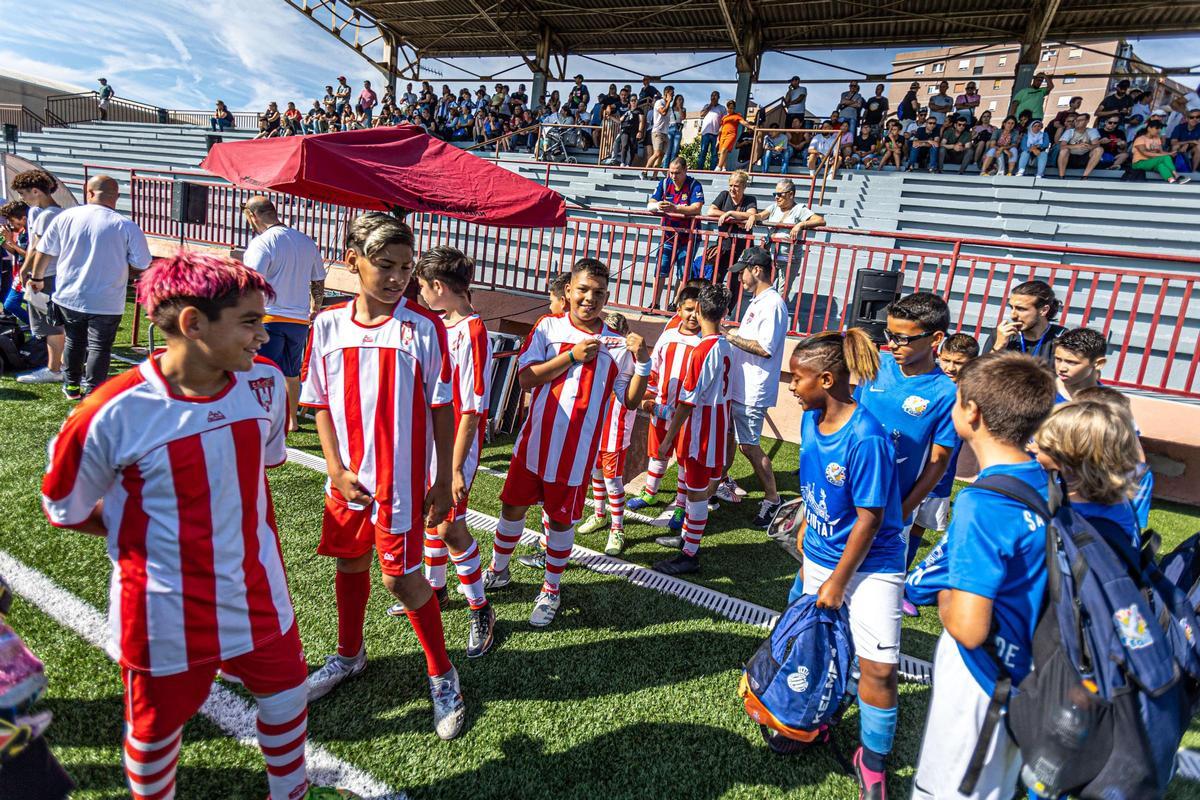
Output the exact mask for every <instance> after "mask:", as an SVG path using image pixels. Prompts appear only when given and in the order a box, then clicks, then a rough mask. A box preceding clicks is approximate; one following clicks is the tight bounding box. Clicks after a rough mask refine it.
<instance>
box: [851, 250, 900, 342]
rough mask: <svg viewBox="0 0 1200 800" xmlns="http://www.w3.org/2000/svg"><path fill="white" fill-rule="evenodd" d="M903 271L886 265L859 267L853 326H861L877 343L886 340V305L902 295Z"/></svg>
mask: <svg viewBox="0 0 1200 800" xmlns="http://www.w3.org/2000/svg"><path fill="white" fill-rule="evenodd" d="M903 281H904V274H903V273H900V272H891V271H889V270H883V269H860V270H859V271H858V274H856V275H855V276H854V300H853V305H852V306H851V307H850V327H852V328H862V329H863V330H865V331H866V332H867V333H869V334H870V335H871V338H872V339H873V340H875V343H876V344H883V343H884V335H883V331H884V329H885V328H886V327H887V307H888V304H889V303H892V302H894V301H896V300H899V299H900V286H901V284H902V283H903Z"/></svg>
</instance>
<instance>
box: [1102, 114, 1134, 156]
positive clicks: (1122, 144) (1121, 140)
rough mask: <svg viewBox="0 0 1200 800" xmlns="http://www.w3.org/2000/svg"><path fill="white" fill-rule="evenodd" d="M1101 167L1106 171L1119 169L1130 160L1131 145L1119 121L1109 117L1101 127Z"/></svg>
mask: <svg viewBox="0 0 1200 800" xmlns="http://www.w3.org/2000/svg"><path fill="white" fill-rule="evenodd" d="M1099 145H1100V148H1101V153H1100V165H1101V166H1102V167H1104V168H1105V169H1117V168H1118V167H1120V166H1121V165H1122V164H1124V163H1125V161H1126V160H1127V159H1128V158H1129V143H1128V142H1127V141H1126V140H1125V132H1124V131H1123V130H1121V126H1120V125H1119V124H1118V123H1117V120H1116V119H1114V118H1112V117H1109V118H1108V119H1106V120H1104V122H1103V123H1102V124H1101V125H1100V139H1099Z"/></svg>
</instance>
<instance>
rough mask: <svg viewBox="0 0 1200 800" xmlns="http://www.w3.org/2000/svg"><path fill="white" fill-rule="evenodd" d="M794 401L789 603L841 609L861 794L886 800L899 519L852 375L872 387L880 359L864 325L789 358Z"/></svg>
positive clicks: (882, 448)
mask: <svg viewBox="0 0 1200 800" xmlns="http://www.w3.org/2000/svg"><path fill="white" fill-rule="evenodd" d="M790 366H791V372H792V383H791V390H792V395H793V396H795V398H796V399H797V400H798V401H799V402H800V407H801V408H802V409H803V410H804V416H803V418H802V420H801V423H800V439H801V450H800V493H801V496H802V497H803V498H804V514H805V528H806V530H805V533H804V542H803V550H804V569H803V570H801V572H800V573H799V574H797V576H796V582H795V584H794V585H793V587H792V591H791V595H790V596H789V598H788V601H789V603H790V602H794V601H795V600H796V599H798V598H799V597H800V595H802V594H811V595H816V596H817V605H818V606H819V607H821V608H835V609H836V608H840V607H841V606H842V604H843V603H845V605H846V607H847V610H848V611H849V616H850V631H851V635H852V637H853V640H854V648H855V651H856V652H857V653H858V663H859V669H860V670H861V672H862V675H861V677H860V679H859V682H858V708H859V720H860V722H859V725H860V730H859V736H860V739H861V742H862V744H861V746H860V747H859V748H858V750H857V751H856V752H855V754H854V770H855V774H856V776H857V777H858V784H859V797H860V798H865V799H866V800H885V798H886V796H887V790H886V774H885V773H886V767H887V756H888V754H889V753H890V752H891V750H892V741H893V739H894V737H895V733H896V718H897V712H898V695H897V680H898V664H899V661H900V598H901V594H902V592H903V588H904V539H903V538H902V533H903V518H902V516H901V512H900V491H899V487H898V484H897V478H896V472H897V470H896V463H895V455H894V452H893V449H892V444H891V441H890V437H889V435H888V434H887V432H886V431H885V430H884V428H883V426H882V425H881V424H880V423H879V421H878V420H877V419H876V418H875V417H874V416H873V415H872V414H871V412H870V411H869V410H868V409H867V408H866V407H865V406H864V405H862V404H860V403H858V402H856V401H855V398H854V393H853V391H852V389H851V386H850V376H851V374H852V373H853V374H854V375H855V376H857V377H858V378H859V379H860V380H868V381H870V380H872V379H874V378H875V377H876V375H877V373H878V369H879V356H878V354H877V353H876V351H875V345H874V343H873V342H872V341H871V338H870V336H868V335H867V333H866V332H865V331H863V330H862V329H860V328H850V329H849V330H847V331H846V332H845V333H842V332H839V331H826V332H824V333H819V334H817V335H816V336H813V337H812V338H810V339H807V340H805V341H803V342H801V343H800V345H799V346H797V347H796V349H795V350H794V351H793V352H792V360H791V365H790Z"/></svg>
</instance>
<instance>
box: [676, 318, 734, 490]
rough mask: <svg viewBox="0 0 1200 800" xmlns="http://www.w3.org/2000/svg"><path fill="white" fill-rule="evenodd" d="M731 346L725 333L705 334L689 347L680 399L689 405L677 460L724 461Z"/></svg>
mask: <svg viewBox="0 0 1200 800" xmlns="http://www.w3.org/2000/svg"><path fill="white" fill-rule="evenodd" d="M731 349H732V346H731V345H730V344H729V342H728V341H727V340H726V339H725V337H724V336H721V335H720V334H717V333H714V334H712V335H711V336H705V337H703V338H702V339H701V340H700V343H699V344H698V345H696V347H695V348H694V349H693V350H692V355H691V358H690V359H689V361H688V365H687V370H686V371H685V372H684V376H683V385H682V387H681V388H680V391H679V402H680V403H681V404H684V405H689V406H691V407H692V413H691V414H690V415H689V416H688V418H687V419H686V420H684V422H683V428H682V429H681V431H680V433H679V439H678V441H677V443H676V445H675V456H676V458H678V459H679V460H680V461H683V460H684V459H685V458H689V459H691V460H693V461H698V462H699V463H700V464H702V465H703V466H706V467H715V466H717V465H718V464H722V465H723V464H724V463H725V445H726V440H727V437H728V432H729V403H730V400H729V398H730V392H729V389H730V386H729V379H730V378H729V372H730V369H731V367H732V365H733V361H732V359H731V356H730V350H731Z"/></svg>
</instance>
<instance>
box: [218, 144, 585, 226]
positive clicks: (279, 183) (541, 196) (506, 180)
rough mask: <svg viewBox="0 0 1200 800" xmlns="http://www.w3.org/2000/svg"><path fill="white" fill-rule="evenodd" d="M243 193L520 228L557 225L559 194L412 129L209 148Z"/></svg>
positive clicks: (561, 211)
mask: <svg viewBox="0 0 1200 800" xmlns="http://www.w3.org/2000/svg"><path fill="white" fill-rule="evenodd" d="M200 166H201V167H202V168H203V169H206V170H208V171H209V172H211V173H213V174H215V175H220V176H221V177H223V178H225V179H226V180H228V181H230V182H231V183H234V184H236V185H238V186H242V187H245V188H248V189H263V190H265V189H271V190H274V191H278V192H285V193H287V194H293V195H297V196H299V197H306V198H309V199H311V200H318V201H321V202H326V203H335V204H338V205H344V206H350V207H352V208H363V209H368V210H376V211H390V210H391V209H392V208H393V207H394V206H400V207H401V208H404V209H407V210H410V211H429V212H433V213H437V214H446V215H447V216H451V217H456V218H458V219H463V220H467V221H469V222H478V223H483V224H488V225H501V226H506V227H517V228H545V227H554V228H561V227H564V226H565V225H566V224H567V206H566V203H565V202H564V200H563V198H562V196H561V195H559V194H558V192H555V191H554V190H552V189H549V188H547V187H545V186H542V185H540V184H537V183H534V182H533V181H531V180H529V179H528V178H524V177H522V176H520V175H517V174H516V173H514V172H510V171H508V170H506V169H504V168H502V167H499V166H497V165H495V164H492V163H490V162H488V161H485V160H484V159H482V158H479V157H478V156H475V155H472V154H471V153H467V152H465V151H463V150H460V149H459V148H457V147H455V146H454V145H451V144H447V143H446V142H443V141H440V140H438V139H435V138H433V137H432V136H430V135H429V134H427V133H425V132H424V131H423V130H421V129H420V128H418V127H417V126H415V125H399V126H395V127H386V128H368V129H364V130H358V131H344V132H342V133H323V134H316V135H312V136H285V137H279V138H273V139H256V140H248V141H241V142H222V143H221V144H217V145H214V146H213V148H212V150H211V151H209V154H208V157H207V158H205V159H204V161H203V163H201V164H200Z"/></svg>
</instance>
